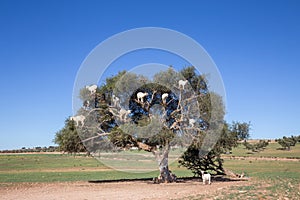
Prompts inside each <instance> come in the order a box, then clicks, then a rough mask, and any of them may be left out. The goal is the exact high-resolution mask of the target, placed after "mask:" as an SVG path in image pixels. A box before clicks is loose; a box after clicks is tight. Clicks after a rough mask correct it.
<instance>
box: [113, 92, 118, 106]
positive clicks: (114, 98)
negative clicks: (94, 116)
mask: <svg viewBox="0 0 300 200" xmlns="http://www.w3.org/2000/svg"><path fill="white" fill-rule="evenodd" d="M112 101H113V106H114V107H117V106H118V105H119V104H120V98H119V97H117V96H115V95H114V94H113V95H112Z"/></svg>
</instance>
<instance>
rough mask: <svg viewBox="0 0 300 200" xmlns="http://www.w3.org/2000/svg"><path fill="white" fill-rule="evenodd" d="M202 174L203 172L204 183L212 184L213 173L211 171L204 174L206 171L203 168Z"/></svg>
mask: <svg viewBox="0 0 300 200" xmlns="http://www.w3.org/2000/svg"><path fill="white" fill-rule="evenodd" d="M201 174H202V181H203V185H205V184H206V182H208V184H209V185H210V184H211V175H210V174H209V173H207V174H204V171H202V170H201Z"/></svg>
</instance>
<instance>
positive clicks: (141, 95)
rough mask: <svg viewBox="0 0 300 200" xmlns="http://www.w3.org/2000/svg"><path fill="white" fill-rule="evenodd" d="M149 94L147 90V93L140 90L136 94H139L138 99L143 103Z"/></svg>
mask: <svg viewBox="0 0 300 200" xmlns="http://www.w3.org/2000/svg"><path fill="white" fill-rule="evenodd" d="M147 95H148V93H147V92H145V93H144V92H138V93H137V95H136V96H137V99H138V101H140V102H142V103H143V102H144V97H145V96H147Z"/></svg>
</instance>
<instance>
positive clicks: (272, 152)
mask: <svg viewBox="0 0 300 200" xmlns="http://www.w3.org/2000/svg"><path fill="white" fill-rule="evenodd" d="M224 156H228V155H224ZM229 156H242V157H244V156H247V157H277V158H299V159H300V144H299V143H297V144H296V145H295V146H294V147H291V150H290V151H287V150H281V146H280V145H279V144H278V143H270V144H269V145H268V146H267V147H266V148H265V149H264V150H263V151H260V152H255V153H254V152H251V151H249V150H247V149H246V148H245V146H244V145H243V144H239V145H238V147H236V148H234V149H233V150H232V154H230V155H229Z"/></svg>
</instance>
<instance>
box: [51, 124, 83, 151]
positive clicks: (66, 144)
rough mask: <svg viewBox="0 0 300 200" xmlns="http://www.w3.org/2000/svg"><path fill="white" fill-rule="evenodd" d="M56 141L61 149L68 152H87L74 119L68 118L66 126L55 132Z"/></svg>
mask: <svg viewBox="0 0 300 200" xmlns="http://www.w3.org/2000/svg"><path fill="white" fill-rule="evenodd" d="M54 142H55V143H56V144H58V146H59V150H60V151H63V152H67V153H78V152H85V151H86V148H85V146H84V145H83V143H82V141H81V139H80V137H79V134H78V132H77V128H76V126H75V123H74V121H71V120H69V119H67V120H66V121H65V127H64V128H62V129H61V130H60V131H58V132H57V133H56V134H55V138H54Z"/></svg>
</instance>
